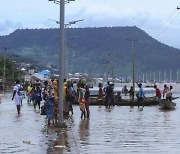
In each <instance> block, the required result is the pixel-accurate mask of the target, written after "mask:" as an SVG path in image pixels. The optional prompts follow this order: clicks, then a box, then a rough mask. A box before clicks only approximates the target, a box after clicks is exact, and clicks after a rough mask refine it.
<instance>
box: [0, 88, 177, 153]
mask: <svg viewBox="0 0 180 154" xmlns="http://www.w3.org/2000/svg"><path fill="white" fill-rule="evenodd" d="M174 94H175V96H179V90H175V91H174ZM3 96H4V97H3V98H2V104H0V130H1V138H0V153H19V154H30V153H34V154H46V153H48V154H51V153H52V154H54V153H65V154H66V153H69V154H70V153H72V154H75V153H80V154H93V153H97V154H119V153H128V154H129V153H135V154H140V153H142V154H147V153H149V154H151V153H158V154H159V153H161V154H175V153H179V152H180V147H179V145H180V120H179V116H180V99H176V100H175V101H174V102H176V104H177V106H176V109H175V110H171V111H165V110H160V109H159V107H158V106H145V107H144V109H143V110H139V109H138V108H137V107H129V106H114V107H112V108H105V107H104V106H91V107H90V112H91V113H90V119H83V120H82V119H81V118H80V114H81V113H80V110H79V106H73V108H74V114H73V115H72V116H70V117H69V120H68V123H69V124H68V125H70V127H71V128H70V129H71V130H72V132H73V133H71V132H69V130H68V132H67V134H66V135H67V136H66V135H65V136H66V137H65V145H66V144H67V145H66V148H65V149H66V150H67V151H66V150H64V151H62V152H58V151H56V150H54V148H53V144H51V145H50V146H49V140H51V141H52V140H53V139H54V138H55V136H56V135H55V133H54V136H51V135H50V134H53V129H51V130H49V131H48V133H47V129H46V121H45V116H42V115H40V113H39V112H38V110H37V111H34V109H33V106H29V105H28V104H27V102H26V100H25V99H24V100H23V106H22V111H21V114H20V115H18V114H17V111H16V106H15V104H14V102H13V101H12V100H11V97H12V94H5V95H3ZM66 122H67V120H66ZM66 140H67V141H66ZM70 140H71V141H70ZM69 141H70V142H69ZM72 145H73V147H74V149H75V150H74V149H73V148H70V147H72ZM68 148H69V149H68Z"/></svg>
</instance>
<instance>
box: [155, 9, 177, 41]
mask: <svg viewBox="0 0 180 154" xmlns="http://www.w3.org/2000/svg"><path fill="white" fill-rule="evenodd" d="M179 14H180V12H178V13H177V15H176V16H175V17H174V18H173V19H172V20H171V21H170V22H169V23H168V25H167V26H166V27H164V29H162V30H161V32H160V33H159V34H158V38H159V39H160V38H161V37H162V36H163V35H165V31H166V30H167V29H168V28H169V26H170V25H172V23H173V22H174V21H175V19H176V18H177V17H178V16H179Z"/></svg>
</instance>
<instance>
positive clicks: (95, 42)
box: [0, 27, 180, 76]
mask: <svg viewBox="0 0 180 154" xmlns="http://www.w3.org/2000/svg"><path fill="white" fill-rule="evenodd" d="M131 39H134V40H137V41H134V57H135V58H134V59H135V69H136V74H142V73H146V72H150V71H151V72H153V71H156V72H159V71H164V70H167V71H169V70H172V71H174V72H175V71H176V70H177V69H178V68H179V66H180V61H179V58H180V50H179V49H175V48H172V47H169V46H167V45H165V44H162V43H160V42H158V41H157V40H155V39H154V38H152V37H151V36H149V35H148V34H147V33H145V32H144V31H142V30H140V29H139V28H137V27H103V28H71V29H67V30H66V44H67V47H66V49H67V52H68V61H69V71H70V72H72V73H74V72H87V73H90V74H93V75H99V76H102V75H103V74H104V73H105V72H106V73H108V74H114V75H118V76H124V75H129V74H130V73H131V66H132V52H131V50H132V46H131V43H132V42H131V41H130V40H131ZM58 43H59V30H58V29H24V30H16V31H15V32H13V33H11V34H10V35H8V36H1V37H0V46H7V47H9V48H10V51H9V54H10V55H14V56H13V57H21V60H24V61H27V60H28V61H31V62H32V63H33V65H43V66H44V67H45V66H49V65H52V66H53V68H57V65H58V52H59V45H58Z"/></svg>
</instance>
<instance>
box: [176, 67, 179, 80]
mask: <svg viewBox="0 0 180 154" xmlns="http://www.w3.org/2000/svg"><path fill="white" fill-rule="evenodd" d="M176 82H177V83H179V70H178V69H177V81H176Z"/></svg>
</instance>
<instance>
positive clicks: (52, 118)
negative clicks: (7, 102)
mask: <svg viewBox="0 0 180 154" xmlns="http://www.w3.org/2000/svg"><path fill="white" fill-rule="evenodd" d="M137 85H138V87H139V90H138V92H137V93H136V94H135V90H134V87H133V86H131V87H130V89H129V90H128V88H127V86H126V85H125V86H124V87H123V89H122V91H121V92H117V93H114V83H112V82H110V81H108V82H107V84H106V85H105V86H103V85H102V83H99V85H98V88H99V89H98V96H97V101H98V104H99V105H105V106H106V107H111V106H114V105H115V102H116V101H118V102H121V101H122V96H121V94H124V96H125V97H126V96H128V95H129V100H130V101H134V99H135V98H134V97H135V96H136V97H137V102H138V107H139V106H142V107H144V97H145V92H144V89H143V88H142V84H141V83H139V84H137ZM154 88H155V91H156V99H157V101H160V100H161V99H162V96H163V98H166V99H167V100H168V101H172V89H173V87H172V86H170V87H168V86H167V85H166V84H165V85H164V89H163V90H162V92H161V90H160V89H159V88H158V87H157V85H154ZM25 91H26V93H24V89H23V87H22V85H21V84H20V82H19V80H17V81H16V84H15V86H14V88H13V96H12V100H14V102H15V104H16V107H17V112H18V114H20V111H21V105H22V99H23V98H25V95H26V96H27V103H28V104H29V105H33V107H34V110H36V108H37V107H38V109H39V110H40V112H41V114H42V115H46V117H47V119H48V125H51V124H57V123H58V113H59V106H58V105H59V103H58V102H59V86H58V81H57V80H49V81H44V83H43V84H42V83H40V82H39V81H36V82H35V83H34V84H29V85H28V86H27V88H26V90H25ZM42 101H43V104H41V102H42ZM74 102H78V103H79V108H80V111H81V112H80V113H81V114H80V117H81V118H82V119H83V118H89V117H90V109H89V106H90V90H89V86H88V84H87V83H86V80H79V81H78V82H76V81H75V82H71V81H70V80H64V87H63V114H64V116H66V115H69V114H73V104H74Z"/></svg>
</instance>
